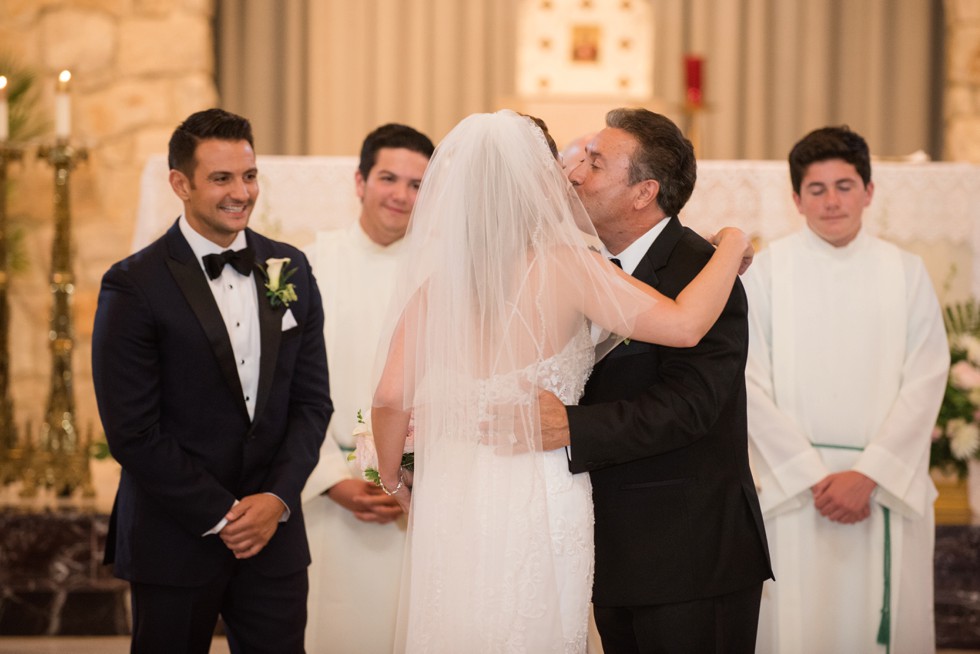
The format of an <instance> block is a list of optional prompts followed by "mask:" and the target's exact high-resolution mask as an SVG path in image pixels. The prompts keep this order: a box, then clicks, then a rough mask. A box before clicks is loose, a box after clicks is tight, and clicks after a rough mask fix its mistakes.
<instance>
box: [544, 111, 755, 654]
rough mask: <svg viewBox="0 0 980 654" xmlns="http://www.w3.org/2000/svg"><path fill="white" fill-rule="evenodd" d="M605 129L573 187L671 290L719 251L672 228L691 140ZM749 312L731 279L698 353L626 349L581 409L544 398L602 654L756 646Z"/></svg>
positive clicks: (659, 119)
mask: <svg viewBox="0 0 980 654" xmlns="http://www.w3.org/2000/svg"><path fill="white" fill-rule="evenodd" d="M606 125H607V127H606V128H605V129H604V130H602V131H601V132H599V133H598V134H597V135H596V137H595V138H594V139H593V140H592V142H591V143H590V144H589V145H588V146H587V148H586V157H585V160H584V161H582V162H581V163H579V164H578V165H577V167H576V168H575V169H574V170H572V171H571V172H570V173H569V179H570V180H571V182H572V183H573V184H574V185H575V187H576V190H577V191H578V194H579V197H581V199H582V201H583V203H584V204H585V206H586V209H588V211H589V215H590V216H591V218H592V221H593V223H594V224H595V227H596V231H597V233H598V234H599V237H600V238H601V239H602V241H603V243H604V245H605V246H606V248H607V250H608V253H609V254H610V255H613V256H615V257H616V260H617V261H618V262H619V263H620V264H621V265H622V267H623V269H624V270H625V271H626V272H628V273H630V274H632V275H633V276H635V277H637V278H638V279H641V280H643V281H644V282H646V283H648V284H650V285H651V286H653V287H654V288H656V289H657V290H658V291H660V292H661V293H664V294H665V295H667V296H669V297H676V296H677V294H678V293H679V292H680V291H681V290H682V289H683V288H684V286H686V285H687V284H688V282H690V281H691V280H692V279H693V278H694V276H695V275H697V273H698V272H699V271H700V270H701V268H702V267H704V265H705V264H706V263H707V261H708V259H709V258H710V256H711V253H712V251H713V250H712V247H711V245H710V244H708V242H707V241H705V240H704V239H702V238H701V237H699V236H698V235H697V234H695V233H694V232H692V231H691V230H689V229H687V228H685V227H683V226H682V225H681V224H680V222H679V221H678V219H677V214H678V212H679V211H680V209H681V208H682V207H683V206H684V203H685V202H687V200H688V198H689V197H690V195H691V192H692V191H693V190H694V181H695V178H696V163H695V159H694V151H693V148H692V147H691V143H690V141H688V140H687V139H685V138H684V136H683V135H682V134H681V132H680V130H679V129H678V128H677V126H676V125H674V124H673V123H672V122H671V121H670V120H669V119H667V118H666V117H664V116H661V115H659V114H654V113H652V112H649V111H646V110H644V109H617V110H614V111H612V112H610V113H609V114H608V115H607V117H606ZM746 311H747V307H746V300H745V293H744V291H743V290H742V285H741V283H740V282H736V284H735V287H734V289H733V291H732V294H731V298H730V299H729V301H728V304H727V306H726V307H725V310H724V312H723V313H722V315H721V317H720V318H719V319H718V321H717V323H716V324H715V325H714V327H713V328H712V329H711V331H709V332H708V334H707V335H706V336H705V337H704V338H703V339H702V340H701V342H700V344H698V345H697V346H696V347H693V348H690V349H677V348H670V347H663V346H657V345H651V344H649V343H642V342H638V341H635V340H634V341H627V342H624V343H622V344H621V345H619V346H618V347H617V348H615V349H614V350H613V351H612V352H611V353H610V354H609V355H608V356H607V357H606V358H605V359H604V360H602V361H601V362H599V363H598V364H597V365H596V367H595V369H594V370H593V372H592V376H591V378H590V379H589V382H588V385H587V386H586V389H585V395H584V397H583V398H582V402H581V406H577V407H563V406H561V404H560V403H559V402H558V401H557V399H555V398H554V397H553V396H550V397H548V396H545V397H543V399H542V428H543V432H544V433H545V436H546V439H547V441H548V442H547V443H546V446H549V445H550V446H558V445H565V444H568V443H569V440H570V443H571V447H570V468H571V470H572V471H573V472H584V471H588V472H590V473H591V477H592V485H593V501H594V503H595V557H596V568H595V586H594V591H593V604H594V608H595V617H596V624H597V626H598V628H599V634H600V636H601V638H602V644H603V649H604V651H605V652H606V654H622V653H627V652H633V653H637V654H640V653H646V652H699V653H701V652H752V651H753V650H754V644H755V636H756V626H757V623H758V614H759V600H760V597H761V592H762V582H763V580H765V579H768V578H770V577H771V576H772V571H771V568H770V563H769V553H768V548H767V546H766V536H765V531H764V527H763V523H762V515H761V513H760V510H759V500H758V497H757V496H756V491H755V486H754V484H753V481H752V475H751V472H750V470H749V463H748V444H747V431H746V411H745V376H744V370H745V361H746V355H747V347H748V324H747V318H746ZM569 434H570V437H569Z"/></svg>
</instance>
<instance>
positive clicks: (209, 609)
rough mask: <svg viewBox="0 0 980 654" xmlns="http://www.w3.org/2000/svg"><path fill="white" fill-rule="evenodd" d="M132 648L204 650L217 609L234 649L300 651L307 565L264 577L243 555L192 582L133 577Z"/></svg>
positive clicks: (275, 653)
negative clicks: (206, 577)
mask: <svg viewBox="0 0 980 654" xmlns="http://www.w3.org/2000/svg"><path fill="white" fill-rule="evenodd" d="M130 586H131V589H132V605H133V640H132V646H131V649H130V651H131V652H132V653H133V654H173V653H174V652H186V653H187V654H208V652H209V651H210V649H211V636H212V634H213V633H214V627H215V624H216V623H217V620H218V615H219V614H220V615H221V617H222V619H223V620H224V623H225V631H226V633H227V635H228V646H229V648H230V649H231V651H232V652H233V653H236V654H237V653H239V652H241V653H243V654H244V653H247V654H259V653H265V652H268V653H269V654H286V653H289V654H302V652H303V651H304V649H303V635H304V631H305V630H306V597H307V593H308V591H309V580H308V578H307V575H306V570H302V571H301V572H298V573H295V574H292V575H288V576H285V577H265V576H262V575H260V574H258V573H257V572H255V570H254V566H251V565H248V563H247V562H245V561H236V562H235V564H234V565H233V566H231V567H229V569H228V570H226V571H223V572H222V573H221V574H220V575H218V577H216V578H215V579H214V580H212V581H210V582H208V583H207V584H205V585H203V586H196V587H193V588H186V587H179V586H160V585H156V584H142V583H136V582H133V583H131V584H130Z"/></svg>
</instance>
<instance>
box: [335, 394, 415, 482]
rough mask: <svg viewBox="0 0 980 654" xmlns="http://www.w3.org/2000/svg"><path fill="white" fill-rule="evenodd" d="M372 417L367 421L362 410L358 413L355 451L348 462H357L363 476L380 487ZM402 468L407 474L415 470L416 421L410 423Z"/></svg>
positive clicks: (355, 429) (355, 426) (355, 430)
mask: <svg viewBox="0 0 980 654" xmlns="http://www.w3.org/2000/svg"><path fill="white" fill-rule="evenodd" d="M370 420H371V418H370V416H369V417H368V418H367V419H365V418H364V414H363V413H362V412H361V410H360V409H358V411H357V422H356V423H355V425H354V431H353V432H352V435H353V436H354V451H353V452H351V453H350V454H348V455H347V460H348V461H357V465H358V467H360V469H361V475H362V476H363V477H364V479H366V480H367V481H370V482H372V483H374V484H377V485H378V486H380V485H381V477H380V476H379V475H378V450H377V448H376V447H375V445H374V432H373V431H371V423H370ZM402 468H404V469H405V471H406V472H412V471H414V469H415V428H414V421H411V420H410V421H409V424H408V435H407V436H406V437H405V450H404V452H403V453H402Z"/></svg>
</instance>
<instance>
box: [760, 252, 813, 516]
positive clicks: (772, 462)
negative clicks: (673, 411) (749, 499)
mask: <svg viewBox="0 0 980 654" xmlns="http://www.w3.org/2000/svg"><path fill="white" fill-rule="evenodd" d="M770 254H771V252H769V251H766V252H762V253H760V254H759V255H758V256H757V257H756V260H755V262H754V263H753V264H752V268H750V269H749V271H748V272H747V273H746V274H745V275H743V276H742V283H743V285H744V286H745V292H746V294H747V296H748V301H749V354H748V360H747V362H746V365H745V382H746V393H747V410H748V426H749V455H750V460H751V463H752V470H753V473H754V474H755V476H756V484H757V486H758V491H759V503H760V505H761V507H762V512H763V514H764V515H765V516H766V517H771V516H773V515H777V514H779V513H782V512H784V511H787V510H791V509H794V508H798V507H799V506H802V505H803V504H805V503H806V502H809V501H810V495H809V491H810V487H811V486H813V485H814V484H815V483H817V482H818V481H820V480H821V479H823V478H824V477H826V476H827V475H828V474H830V470H828V469H827V467H826V466H825V465H824V463H823V459H822V458H821V457H820V454H819V453H818V452H817V450H816V449H815V448H814V447H813V445H812V444H811V443H810V439H809V438H808V437H807V435H806V434H805V433H803V431H802V430H801V429H800V427H799V426H798V425H797V424H796V421H794V420H793V418H792V417H790V416H789V415H787V414H786V413H785V412H783V411H782V410H781V409H780V408H779V407H778V406H777V405H776V393H775V388H774V386H773V375H772V290H771V289H772V287H771V282H770V280H771V278H772V257H771V256H769V255H770Z"/></svg>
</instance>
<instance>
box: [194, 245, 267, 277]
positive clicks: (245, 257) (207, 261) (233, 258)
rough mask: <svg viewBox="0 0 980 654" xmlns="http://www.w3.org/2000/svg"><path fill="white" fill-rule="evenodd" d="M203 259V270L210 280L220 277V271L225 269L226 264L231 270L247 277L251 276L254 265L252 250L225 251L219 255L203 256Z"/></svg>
mask: <svg viewBox="0 0 980 654" xmlns="http://www.w3.org/2000/svg"><path fill="white" fill-rule="evenodd" d="M203 259H204V270H206V271H207V273H208V277H209V278H210V279H217V278H218V277H221V271H222V270H224V269H225V264H226V263H230V264H231V267H232V268H234V269H235V270H237V271H238V272H240V273H241V274H243V275H245V276H246V277H248V276H249V275H251V274H252V267H253V266H254V265H255V252H254V251H253V250H252V248H242V249H241V250H225V251H224V252H222V253H221V254H205V255H204V257H203Z"/></svg>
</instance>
